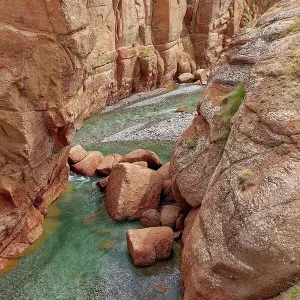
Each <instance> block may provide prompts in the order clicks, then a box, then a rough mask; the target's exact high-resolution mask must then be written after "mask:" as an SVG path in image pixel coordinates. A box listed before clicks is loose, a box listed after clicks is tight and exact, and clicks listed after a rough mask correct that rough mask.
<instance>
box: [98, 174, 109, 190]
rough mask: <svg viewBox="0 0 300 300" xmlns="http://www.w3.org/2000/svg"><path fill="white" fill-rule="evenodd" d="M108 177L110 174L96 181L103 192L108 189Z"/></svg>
mask: <svg viewBox="0 0 300 300" xmlns="http://www.w3.org/2000/svg"><path fill="white" fill-rule="evenodd" d="M108 179H109V176H107V177H105V178H102V179H100V180H99V181H97V182H96V185H97V186H98V188H99V189H100V190H101V191H102V192H103V191H105V190H106V187H107V184H108Z"/></svg>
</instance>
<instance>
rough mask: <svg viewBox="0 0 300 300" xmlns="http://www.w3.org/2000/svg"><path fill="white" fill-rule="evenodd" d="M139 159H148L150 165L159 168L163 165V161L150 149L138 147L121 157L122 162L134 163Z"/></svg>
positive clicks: (154, 168)
mask: <svg viewBox="0 0 300 300" xmlns="http://www.w3.org/2000/svg"><path fill="white" fill-rule="evenodd" d="M138 161H146V162H147V163H148V167H149V168H151V169H153V170H157V169H159V168H160V167H161V166H162V162H161V160H160V159H159V157H158V156H157V155H156V154H155V153H154V152H152V151H150V150H143V149H137V150H134V151H132V152H130V153H128V154H126V155H124V156H123V157H122V159H121V161H120V162H121V163H133V162H138Z"/></svg>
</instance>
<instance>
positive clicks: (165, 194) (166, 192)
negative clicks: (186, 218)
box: [161, 180, 176, 202]
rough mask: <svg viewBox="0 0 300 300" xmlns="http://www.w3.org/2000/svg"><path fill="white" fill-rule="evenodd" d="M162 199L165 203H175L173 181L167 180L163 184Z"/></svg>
mask: <svg viewBox="0 0 300 300" xmlns="http://www.w3.org/2000/svg"><path fill="white" fill-rule="evenodd" d="M161 197H162V199H163V200H164V201H168V202H175V201H176V200H175V197H174V194H173V190H172V181H171V180H165V181H164V182H163V184H162V193H161Z"/></svg>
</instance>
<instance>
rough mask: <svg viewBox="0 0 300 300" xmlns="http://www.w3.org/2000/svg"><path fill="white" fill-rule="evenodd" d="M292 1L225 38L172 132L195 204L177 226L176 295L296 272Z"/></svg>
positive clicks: (210, 295)
mask: <svg viewBox="0 0 300 300" xmlns="http://www.w3.org/2000/svg"><path fill="white" fill-rule="evenodd" d="M299 7H300V1H282V2H280V3H278V4H277V5H276V6H275V7H274V8H273V9H271V10H270V11H268V12H267V13H266V14H264V15H263V16H262V17H261V18H260V20H259V22H258V23H257V25H256V28H254V29H248V30H247V31H245V33H243V34H241V35H239V36H238V37H236V38H235V39H234V40H233V43H232V44H230V45H229V49H228V51H227V52H226V53H225V54H224V55H223V56H222V59H221V62H220V63H219V65H218V66H217V67H216V68H215V69H214V70H213V72H212V76H211V79H210V82H209V86H208V88H207V90H206V91H205V93H204V94H203V96H202V98H201V100H200V102H199V105H198V109H197V110H198V115H197V116H196V117H195V119H194V121H193V124H191V126H190V127H189V128H188V129H187V130H186V131H185V132H184V133H183V134H182V136H181V138H180V139H179V141H178V142H177V145H176V149H175V152H174V155H173V158H172V161H171V173H172V180H173V188H174V189H173V190H174V193H175V196H176V197H177V198H179V199H180V200H181V201H184V200H185V201H186V202H188V203H189V204H190V205H192V206H193V207H195V208H196V207H199V206H200V204H201V206H200V208H198V209H194V210H193V211H192V216H191V217H189V216H188V218H187V219H186V223H187V224H186V226H185V230H184V249H183V256H182V271H183V274H182V276H183V284H184V291H185V299H189V300H193V299H195V300H196V299H212V300H217V299H218V300H219V299H224V300H226V299H228V300H229V299H230V300H244V299H267V298H270V297H272V296H275V295H276V294H277V293H278V292H279V291H280V290H282V289H284V288H287V287H288V286H289V285H290V284H292V283H293V282H295V281H296V280H297V278H299V277H300V253H299V248H300V242H299V239H298V238H297V235H296V232H299V230H300V222H299V220H300V203H299V201H300V200H299V199H300V198H299V184H300V176H299V174H300V151H299V149H300V148H299V138H298V137H299V134H300V119H299V116H300V102H299V101H298V100H299V98H298V97H299V92H297V91H299V90H300V81H299V74H300V69H299V66H300V64H299V47H300V35H299V29H298V31H297V30H295V27H296V26H295V25H294V26H293V24H295V22H298V24H299V20H300V15H299V13H300V10H299ZM296 24H297V23H296ZM293 28H294V29H293ZM241 82H243V83H244V84H245V85H244V86H243V85H242V84H240V83H241ZM244 87H245V91H244ZM245 93H246V96H245V99H244V95H245ZM297 95H298V96H297ZM243 99H244V100H243Z"/></svg>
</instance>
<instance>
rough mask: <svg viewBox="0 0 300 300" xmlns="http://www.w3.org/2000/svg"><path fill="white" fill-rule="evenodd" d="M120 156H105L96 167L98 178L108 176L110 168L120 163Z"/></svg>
mask: <svg viewBox="0 0 300 300" xmlns="http://www.w3.org/2000/svg"><path fill="white" fill-rule="evenodd" d="M121 159H122V156H121V155H120V154H110V155H107V156H105V157H104V158H103V159H102V160H101V162H100V163H99V165H98V166H97V173H98V174H99V175H100V176H108V175H109V174H110V172H111V170H112V168H113V167H114V166H115V165H116V164H117V163H119V162H120V160H121Z"/></svg>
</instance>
